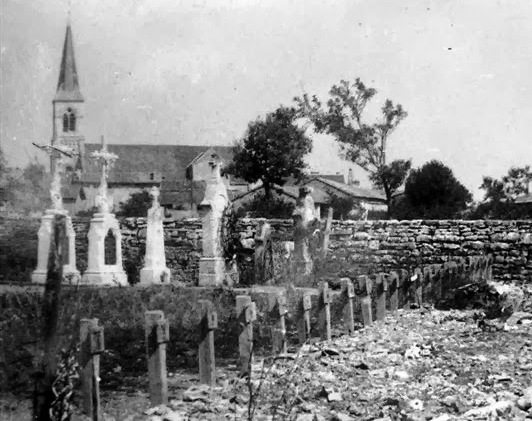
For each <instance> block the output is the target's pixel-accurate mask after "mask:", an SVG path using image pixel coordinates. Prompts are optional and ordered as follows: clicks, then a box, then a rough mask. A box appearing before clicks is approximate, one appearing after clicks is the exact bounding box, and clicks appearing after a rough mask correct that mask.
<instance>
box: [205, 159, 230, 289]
mask: <svg viewBox="0 0 532 421" xmlns="http://www.w3.org/2000/svg"><path fill="white" fill-rule="evenodd" d="M209 164H210V167H211V174H210V176H209V178H208V180H207V186H206V189H205V197H204V199H203V201H202V202H201V203H200V205H199V206H198V210H199V212H200V216H201V226H202V233H203V241H202V246H203V255H202V257H201V258H200V262H199V285H200V286H218V285H222V284H223V282H224V279H225V261H224V258H223V253H222V245H221V239H220V235H221V225H222V217H223V213H224V210H225V208H226V207H227V205H228V204H229V198H228V196H227V190H226V188H225V184H224V182H223V180H222V177H221V175H220V164H219V163H215V162H210V163H209Z"/></svg>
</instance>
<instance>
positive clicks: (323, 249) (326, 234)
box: [321, 206, 333, 259]
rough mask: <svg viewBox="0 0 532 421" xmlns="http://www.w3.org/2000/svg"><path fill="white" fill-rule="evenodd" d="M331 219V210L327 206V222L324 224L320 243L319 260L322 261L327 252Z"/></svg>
mask: <svg viewBox="0 0 532 421" xmlns="http://www.w3.org/2000/svg"><path fill="white" fill-rule="evenodd" d="M332 218H333V208H332V207H331V206H329V210H328V211H327V221H326V222H325V232H324V233H323V239H322V242H321V258H322V259H325V257H327V251H328V250H329V236H330V234H331V227H332Z"/></svg>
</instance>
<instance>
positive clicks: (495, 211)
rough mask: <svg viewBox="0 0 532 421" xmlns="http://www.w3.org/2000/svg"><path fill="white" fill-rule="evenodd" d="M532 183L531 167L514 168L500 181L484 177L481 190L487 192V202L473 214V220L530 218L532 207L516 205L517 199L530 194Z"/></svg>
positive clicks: (485, 196) (485, 197)
mask: <svg viewBox="0 0 532 421" xmlns="http://www.w3.org/2000/svg"><path fill="white" fill-rule="evenodd" d="M530 182H532V170H531V169H530V166H529V165H526V166H524V167H521V168H519V167H512V168H510V169H509V170H508V174H507V175H505V176H503V177H502V178H501V179H500V180H497V179H495V178H492V177H486V176H485V177H483V178H482V185H481V186H480V188H481V189H482V190H484V191H485V193H484V199H485V202H484V203H481V204H480V205H479V206H478V207H477V208H476V209H475V210H474V211H473V212H472V214H471V218H474V219H478V218H499V219H518V218H530V217H531V216H532V211H531V209H530V206H527V205H516V204H515V203H514V201H515V199H516V198H517V197H519V196H522V195H526V194H529V192H530V191H529V183H530Z"/></svg>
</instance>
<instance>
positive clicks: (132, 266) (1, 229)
mask: <svg viewBox="0 0 532 421" xmlns="http://www.w3.org/2000/svg"><path fill="white" fill-rule="evenodd" d="M264 221H265V220H264V219H243V220H241V221H240V222H239V224H238V230H239V231H240V232H241V234H242V236H243V237H244V238H246V237H247V238H252V237H253V236H254V235H255V232H256V230H257V228H258V227H259V226H260V224H261V223H263V222H264ZM73 222H74V228H75V231H76V234H77V237H76V252H77V257H78V269H80V270H81V271H83V270H84V269H85V268H86V258H87V256H86V253H87V232H88V228H89V219H88V218H75V219H74V221H73ZM268 222H269V223H270V224H271V226H272V228H273V232H272V238H273V240H274V242H277V243H278V242H281V241H292V240H293V227H292V221H290V220H269V221H268ZM120 226H121V231H122V241H123V244H122V249H123V252H124V266H125V270H126V272H127V273H128V276H129V278H130V281H131V280H135V279H136V277H138V273H139V271H140V268H141V267H142V263H143V262H142V260H143V257H144V244H145V227H146V218H125V219H120ZM38 229H39V221H38V220H37V219H34V220H31V221H28V220H8V219H1V220H0V248H1V250H2V262H3V261H4V260H5V262H6V263H7V262H8V261H14V262H15V263H16V265H17V268H16V271H17V273H19V274H22V273H23V272H24V270H25V269H24V267H23V266H26V265H25V263H27V264H29V265H30V266H31V265H34V264H35V261H34V260H35V259H34V258H33V256H37V249H36V244H37V242H36V239H37V231H38ZM164 230H165V244H166V259H167V265H168V267H169V268H170V269H171V270H172V274H173V278H174V279H177V280H181V281H184V282H186V283H189V284H194V283H195V282H197V279H198V265H199V258H200V256H201V239H202V236H201V222H200V220H199V219H185V220H176V221H173V220H166V221H164ZM13 236H15V237H16V238H12V237H13ZM329 247H330V252H329V254H328V257H327V261H326V263H325V264H324V265H322V266H321V267H320V268H319V269H320V272H319V273H318V276H320V277H322V278H325V279H334V278H335V279H338V278H340V277H351V278H352V277H354V276H356V275H360V274H371V273H374V272H381V271H390V270H396V269H402V268H405V269H408V268H412V267H420V266H425V265H428V264H432V263H443V262H445V261H447V260H449V259H451V258H452V257H458V256H470V255H481V254H492V255H493V257H494V263H493V276H494V278H495V279H497V280H500V281H512V282H517V283H521V282H528V283H532V220H526V221H461V220H444V221H364V222H362V221H333V225H332V232H331V235H330V243H329ZM14 251H16V252H17V253H19V254H21V256H22V255H23V256H22V257H26V258H27V259H28V260H25V259H20V258H17V259H13V258H11V257H17V256H11V254H12V253H13V252H14ZM8 257H9V259H8ZM19 257H20V256H19ZM2 262H0V263H2ZM0 266H2V271H0V272H1V273H0V276H1V278H2V279H1V280H2V281H10V280H13V279H12V277H13V274H10V273H9V271H7V268H6V266H5V265H4V264H2V265H0ZM4 269H6V270H5V271H4ZM26 269H29V268H26ZM31 270H33V268H31V269H29V270H25V272H24V273H25V275H24V276H25V277H27V276H26V275H29V274H30V273H31ZM10 278H11V279H10ZM17 280H18V278H17Z"/></svg>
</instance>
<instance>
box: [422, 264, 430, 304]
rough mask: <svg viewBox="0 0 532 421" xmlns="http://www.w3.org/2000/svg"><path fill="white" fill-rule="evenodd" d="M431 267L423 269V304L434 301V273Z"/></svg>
mask: <svg viewBox="0 0 532 421" xmlns="http://www.w3.org/2000/svg"><path fill="white" fill-rule="evenodd" d="M431 270H432V268H431V266H430V265H429V266H425V267H424V268H423V283H424V286H423V293H424V297H423V302H426V301H431V300H432V273H431Z"/></svg>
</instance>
